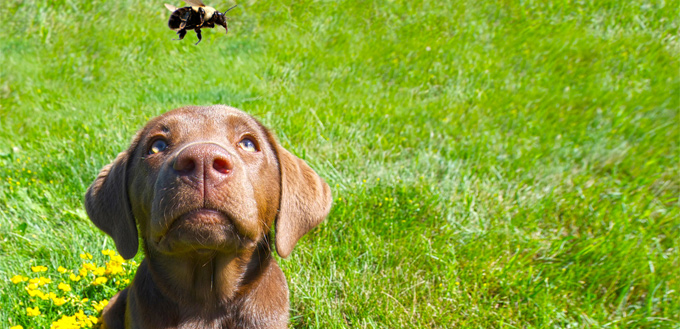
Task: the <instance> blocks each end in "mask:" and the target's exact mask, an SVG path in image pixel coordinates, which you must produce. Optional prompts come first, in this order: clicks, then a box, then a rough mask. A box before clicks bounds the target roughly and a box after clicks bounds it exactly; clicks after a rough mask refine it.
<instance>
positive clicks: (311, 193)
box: [276, 143, 332, 258]
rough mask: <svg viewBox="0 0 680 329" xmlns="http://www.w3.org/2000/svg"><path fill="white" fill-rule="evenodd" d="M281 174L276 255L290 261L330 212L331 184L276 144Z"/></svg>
mask: <svg viewBox="0 0 680 329" xmlns="http://www.w3.org/2000/svg"><path fill="white" fill-rule="evenodd" d="M276 153H277V154H278V158H279V168H280V171H281V200H280V206H279V213H278V216H277V218H276V251H277V252H278V253H279V255H280V256H281V257H284V258H286V257H288V255H290V253H291V251H293V247H295V244H296V243H297V241H298V239H300V238H301V237H302V236H303V235H304V234H305V233H307V232H309V230H311V229H312V228H314V227H315V226H316V225H318V224H319V223H321V221H323V220H324V218H326V216H327V215H328V212H329V211H330V209H331V202H332V196H331V190H330V188H329V187H328V184H326V182H324V181H323V179H322V178H321V177H319V175H317V174H316V172H314V170H312V168H310V167H309V166H308V165H307V163H305V162H304V161H302V160H301V159H299V158H298V157H296V156H294V155H292V154H291V153H290V152H288V151H287V150H286V149H284V148H283V147H281V146H280V145H278V143H276Z"/></svg>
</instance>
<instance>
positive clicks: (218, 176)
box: [172, 143, 234, 184]
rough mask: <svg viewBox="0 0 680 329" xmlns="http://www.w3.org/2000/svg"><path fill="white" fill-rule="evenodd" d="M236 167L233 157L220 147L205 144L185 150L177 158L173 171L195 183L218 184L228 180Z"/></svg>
mask: <svg viewBox="0 0 680 329" xmlns="http://www.w3.org/2000/svg"><path fill="white" fill-rule="evenodd" d="M233 168H234V166H233V163H232V161H231V156H230V155H229V153H227V151H226V150H225V149H224V148H222V147H221V146H219V145H216V144H211V143H204V144H196V145H191V146H189V147H186V148H184V149H183V150H181V151H180V153H179V154H178V155H177V157H176V158H175V161H174V162H173V164H172V169H174V170H175V172H177V174H179V175H180V176H188V177H189V178H191V179H192V180H194V181H201V180H205V182H206V183H211V184H218V183H219V182H221V181H222V180H224V179H226V178H227V177H228V176H229V174H230V173H231V172H232V170H233Z"/></svg>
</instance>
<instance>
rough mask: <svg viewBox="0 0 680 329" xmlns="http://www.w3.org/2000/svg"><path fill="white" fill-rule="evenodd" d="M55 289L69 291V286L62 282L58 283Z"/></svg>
mask: <svg viewBox="0 0 680 329" xmlns="http://www.w3.org/2000/svg"><path fill="white" fill-rule="evenodd" d="M57 288H58V289H60V290H63V291H71V286H70V285H68V284H67V283H63V282H62V283H60V284H59V285H58V286H57Z"/></svg>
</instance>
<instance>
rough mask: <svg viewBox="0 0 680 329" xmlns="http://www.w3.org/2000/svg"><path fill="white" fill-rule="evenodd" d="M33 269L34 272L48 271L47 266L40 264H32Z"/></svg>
mask: <svg viewBox="0 0 680 329" xmlns="http://www.w3.org/2000/svg"><path fill="white" fill-rule="evenodd" d="M31 271H33V272H45V271H47V267H45V266H42V265H38V266H31Z"/></svg>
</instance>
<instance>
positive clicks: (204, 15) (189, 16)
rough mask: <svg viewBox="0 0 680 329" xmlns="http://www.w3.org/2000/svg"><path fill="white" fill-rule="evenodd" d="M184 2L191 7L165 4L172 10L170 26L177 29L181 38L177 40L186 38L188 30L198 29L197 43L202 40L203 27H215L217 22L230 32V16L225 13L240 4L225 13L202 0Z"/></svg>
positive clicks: (174, 29)
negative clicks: (228, 25) (228, 22)
mask: <svg viewBox="0 0 680 329" xmlns="http://www.w3.org/2000/svg"><path fill="white" fill-rule="evenodd" d="M184 2H186V3H187V4H188V5H189V7H182V8H177V7H175V6H173V5H169V4H167V3H166V4H165V8H168V10H170V11H171V12H172V14H170V20H168V27H170V29H171V30H173V31H177V35H179V39H175V40H182V39H184V36H185V35H186V34H187V30H194V31H196V36H197V37H198V42H196V44H198V43H199V42H201V28H204V27H205V28H213V27H215V24H217V25H222V26H224V29H225V30H226V31H227V32H229V29H228V28H227V19H228V18H227V17H226V16H224V14H225V13H226V12H228V11H230V10H232V9H234V7H236V6H238V5H234V6H233V7H231V8H229V9H227V10H226V11H225V12H224V13H221V12H219V11H217V10H216V9H215V8H213V7H208V6H206V5H205V4H203V1H201V0H184Z"/></svg>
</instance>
